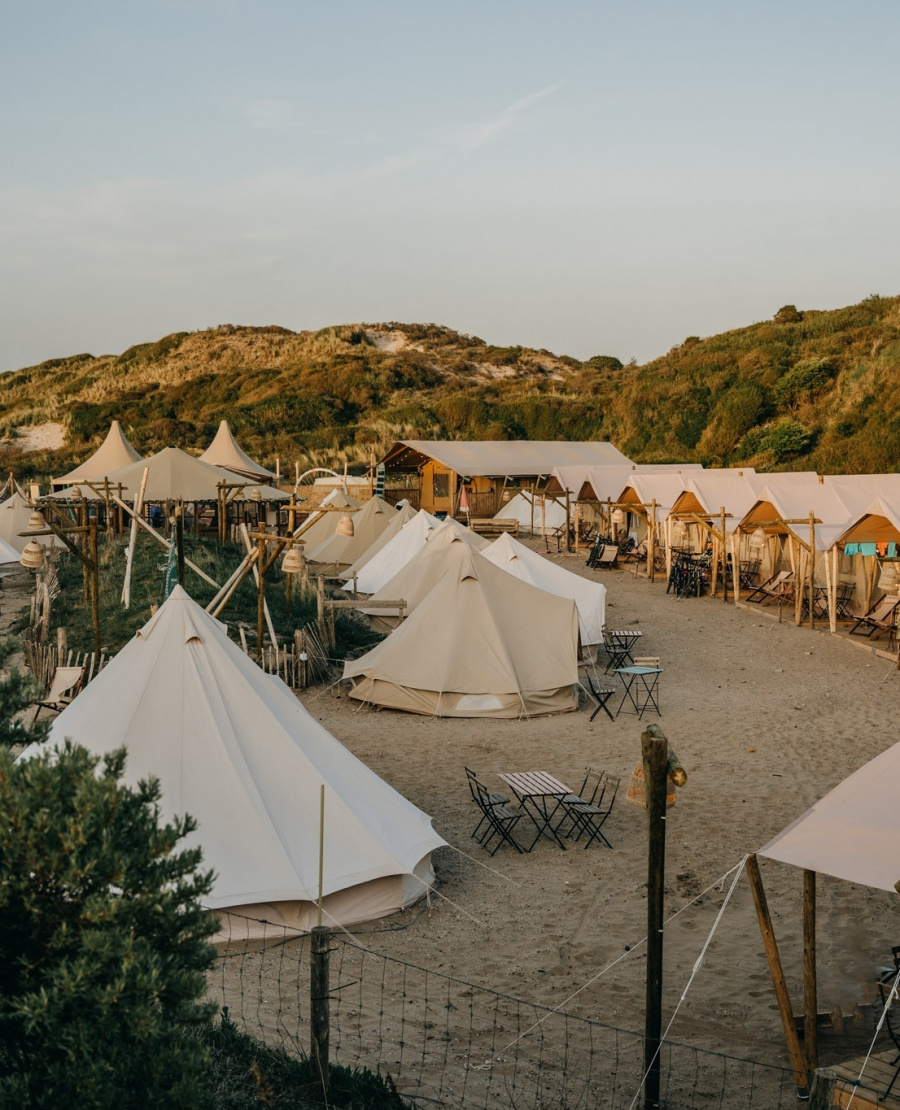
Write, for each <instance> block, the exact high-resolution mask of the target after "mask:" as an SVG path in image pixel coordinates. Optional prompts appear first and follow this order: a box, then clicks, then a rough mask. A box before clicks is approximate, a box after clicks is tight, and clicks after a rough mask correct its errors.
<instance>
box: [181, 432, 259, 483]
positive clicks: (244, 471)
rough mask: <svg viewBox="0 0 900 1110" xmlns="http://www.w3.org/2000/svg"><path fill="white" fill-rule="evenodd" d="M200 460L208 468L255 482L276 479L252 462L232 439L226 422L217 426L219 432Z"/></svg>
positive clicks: (232, 436)
mask: <svg viewBox="0 0 900 1110" xmlns="http://www.w3.org/2000/svg"><path fill="white" fill-rule="evenodd" d="M200 458H201V460H202V461H203V462H205V463H209V464H210V466H220V467H222V469H223V470H231V471H234V473H235V474H237V475H239V476H241V477H243V478H251V479H253V480H254V481H256V482H271V481H274V479H275V478H276V477H277V475H275V474H273V473H272V471H271V470H266V468H265V467H264V466H260V465H259V463H258V462H254V460H253V459H251V458H250V456H249V455H248V454H247V453H246V451H244V450H243V449H242V447H241V445H240V444H239V443H238V441H237V440H236V439H235V438H234V435H233V434H232V431H231V428H229V427H228V421H227V420H223V421H222V422H221V423H220V424H219V430H218V431H217V432H216V434H215V437H214V438H213V441H212V443H211V444H210V445H209V447H207V448H206V450H205V451H204V452H203V454H202V455H201V456H200Z"/></svg>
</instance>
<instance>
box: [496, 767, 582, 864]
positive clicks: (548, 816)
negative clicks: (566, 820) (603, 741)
mask: <svg viewBox="0 0 900 1110" xmlns="http://www.w3.org/2000/svg"><path fill="white" fill-rule="evenodd" d="M499 777H500V778H501V779H503V781H504V782H505V783H506V785H507V786H508V787H509V788H510V790H512V792H513V793H514V794H515V795H516V797H517V798H518V799H519V801H520V802H521V803H522V809H524V810H525V812H526V813H527V814H528V816H529V817H530V818H531V820H532V822H533V823H534V827H535V828H536V829H537V835H536V836H535V838H534V840H533V841H532V842H531V844H530V846H529V847H528V848H526V851H528V852H530V851H531V849H532V848H533V847H534V846H535V844H537V842H538V841H539V840H540V839H541V837H542V836H548V835H549V836H550V837H552V838H553V839H554V840H555V841H556V843H557V844H558V845H559V846H560V848H562V850H563V851H565V850H566V846H565V844H563V842H562V841H561V840H560V839H559V837H558V836H557V834H556V829H555V828H554V827H553V825H552V821H553V818H554V817H555V816H556V811H557V810H558V809H559V807H560V806H561V805H562V800H563V798H565V797H566V795H567V794H571V793H572V791H571V790H570V789H569V788H568V786H566V784H565V783H564V782H560V781H559V779H555V778H554V777H553V775H548V774H547V772H546V771H510V772H509V773H508V774H505V775H500V776H499Z"/></svg>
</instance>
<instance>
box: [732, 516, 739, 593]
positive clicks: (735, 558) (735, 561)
mask: <svg viewBox="0 0 900 1110" xmlns="http://www.w3.org/2000/svg"><path fill="white" fill-rule="evenodd" d="M731 585H732V589H733V590H734V602H735V605H736V604H737V603H738V602H739V601H740V600H741V534H740V532H738V530H737V529H736V528H735V530H734V531H733V532H732V533H731Z"/></svg>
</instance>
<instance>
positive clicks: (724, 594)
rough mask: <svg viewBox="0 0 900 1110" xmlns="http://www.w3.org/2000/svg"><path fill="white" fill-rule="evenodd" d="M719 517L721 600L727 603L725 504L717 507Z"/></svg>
mask: <svg viewBox="0 0 900 1110" xmlns="http://www.w3.org/2000/svg"><path fill="white" fill-rule="evenodd" d="M719 517H720V518H721V522H722V548H721V550H722V600H723V601H724V602H725V604H726V605H727V604H728V549H727V547H726V546H725V506H724V505H722V506H721V507H720V509H719Z"/></svg>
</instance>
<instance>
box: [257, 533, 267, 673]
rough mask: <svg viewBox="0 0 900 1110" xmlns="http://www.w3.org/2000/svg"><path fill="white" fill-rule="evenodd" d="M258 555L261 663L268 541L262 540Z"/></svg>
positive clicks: (258, 643) (258, 630)
mask: <svg viewBox="0 0 900 1110" xmlns="http://www.w3.org/2000/svg"><path fill="white" fill-rule="evenodd" d="M257 543H258V545H259V546H258V552H259V553H258V555H257V557H256V566H257V579H256V647H257V650H258V651H259V659H260V663H261V662H262V658H263V629H264V628H265V623H266V573H265V572H266V541H265V540H264V539H260V540H258V541H257Z"/></svg>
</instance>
